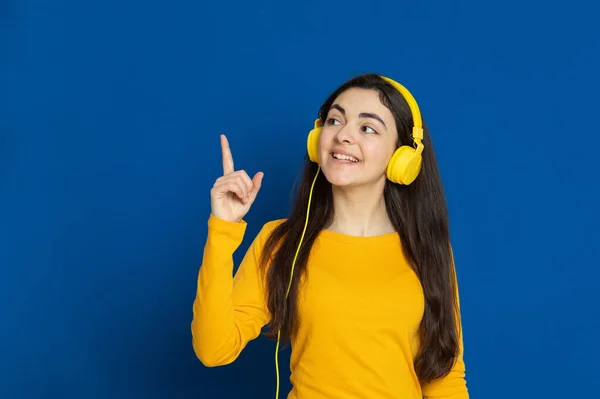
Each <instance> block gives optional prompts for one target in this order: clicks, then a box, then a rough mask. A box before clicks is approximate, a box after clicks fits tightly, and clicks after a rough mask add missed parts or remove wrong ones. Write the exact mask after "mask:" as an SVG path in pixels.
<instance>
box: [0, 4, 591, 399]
mask: <svg viewBox="0 0 600 399" xmlns="http://www.w3.org/2000/svg"><path fill="white" fill-rule="evenodd" d="M589 3H590V4H591V2H589ZM595 15H598V10H597V9H594V7H593V6H586V5H584V3H583V2H579V1H571V2H568V4H563V3H556V4H549V3H547V2H541V1H539V2H527V3H521V2H517V1H515V0H509V1H503V2H494V3H492V2H481V1H475V0H463V1H438V2H434V1H418V2H399V1H387V2H386V1H379V0H373V1H372V2H370V3H368V2H366V1H362V2H361V1H338V0H330V1H314V0H305V1H302V2H282V1H273V0H269V1H262V2H242V1H238V2H237V3H229V2H211V3H206V2H198V1H179V2H167V1H164V0H163V1H114V0H106V1H103V2H85V1H84V2H82V1H65V0H56V1H52V2H32V1H16V0H3V1H2V2H0V38H1V41H0V57H1V63H0V98H1V104H0V105H1V107H0V201H1V202H0V266H1V267H0V306H1V308H0V320H1V328H0V359H1V360H0V398H6V399H8V398H24V399H25V398H78V399H79V398H91V399H96V398H111V399H118V398H128V399H131V398H145V399H153V398H161V399H162V398H169V399H171V398H172V399H176V398H229V397H231V398H233V397H243V398H268V397H273V396H274V392H275V373H274V371H275V370H274V361H273V351H274V348H275V345H274V343H273V342H270V341H267V340H265V339H263V338H260V339H258V340H256V341H253V342H251V343H250V345H249V346H248V347H247V349H246V350H245V351H244V352H243V354H242V355H241V357H240V358H239V359H238V361H236V362H235V363H234V364H232V365H230V366H227V367H222V368H214V369H209V368H205V367H204V366H202V364H201V363H200V362H199V361H198V360H197V359H196V358H195V355H194V353H193V350H192V345H191V334H190V321H191V317H192V311H191V309H192V308H191V306H192V301H193V299H194V294H195V289H196V286H195V284H196V275H197V272H198V267H199V265H200V261H201V257H202V250H203V246H204V240H205V236H206V221H207V218H208V214H209V211H210V208H209V190H210V188H211V186H212V184H213V182H214V179H216V178H217V177H218V176H219V173H221V162H220V156H221V155H220V147H219V134H221V133H225V134H226V135H228V137H229V139H230V142H231V146H232V150H233V154H234V159H235V162H236V167H239V168H244V169H246V170H247V171H248V172H249V173H252V174H253V173H255V172H257V171H259V170H261V171H264V172H265V177H264V183H263V188H262V190H261V192H260V193H259V198H258V200H257V202H256V203H255V205H254V206H253V208H252V210H251V212H250V214H249V215H248V217H247V220H248V223H249V226H248V230H247V236H246V240H245V242H244V244H243V245H242V247H241V248H240V251H239V252H237V253H236V261H239V260H240V259H241V256H242V254H243V252H244V251H245V250H246V249H247V245H248V244H249V241H250V240H251V238H252V237H253V236H254V234H256V233H257V232H258V230H259V229H260V227H261V226H262V224H263V223H264V222H266V221H268V220H271V219H275V218H279V217H284V216H285V215H286V212H287V210H288V208H289V194H290V189H291V187H292V183H293V181H294V178H295V176H296V173H297V172H298V169H299V168H300V164H301V161H302V159H303V157H304V155H305V151H306V147H305V143H306V134H307V132H308V130H309V129H310V128H311V126H312V122H313V120H314V118H315V116H316V113H317V109H318V107H319V105H320V104H321V102H322V101H323V100H324V99H325V97H326V96H327V95H328V94H329V93H330V92H331V91H332V90H333V89H335V87H336V86H337V85H339V84H341V83H342V82H343V81H345V80H346V79H348V78H350V77H352V76H354V75H356V74H359V73H363V72H378V73H381V74H385V75H388V76H390V77H392V78H395V79H396V80H398V81H400V82H401V83H403V84H404V85H405V86H407V87H408V88H409V90H411V91H412V92H413V94H414V95H415V96H416V98H417V100H418V101H419V103H420V106H421V108H422V110H423V113H424V116H425V118H426V120H427V122H428V124H429V126H430V129H431V133H432V135H433V137H434V140H435V145H436V151H437V156H438V158H439V163H440V168H441V171H442V176H443V179H444V183H445V188H446V193H447V196H448V202H449V206H450V212H451V228H452V237H453V245H454V250H455V255H456V261H457V267H458V273H459V283H460V289H461V304H462V311H463V324H464V334H465V347H466V349H465V360H466V363H467V382H468V386H469V389H470V392H471V396H472V397H473V398H486V399H496V398H565V397H579V396H581V397H596V395H598V391H599V390H600V382H599V381H600V379H599V378H598V373H599V371H600V370H599V366H598V363H597V359H598V358H600V350H599V345H598V343H597V338H598V337H599V336H600V314H599V311H598V305H599V302H600V300H599V295H598V278H599V277H600V272H599V271H598V266H600V262H599V260H598V247H599V245H598V241H599V238H600V235H599V232H598V223H599V222H600V217H599V211H598V204H599V203H600V195H599V194H598V176H597V175H598V172H599V171H600V167H599V165H598V155H597V154H598V152H597V148H598V144H600V140H599V130H598V117H597V115H598V114H597V112H598V94H597V93H598V89H600V85H599V81H598V72H597V71H598V70H599V69H600V62H599V61H598V42H597V40H598V37H599V36H600V32H599V30H598V28H596V27H595V24H596V22H597V21H596V17H595ZM288 351H289V349H288V350H287V351H286V352H285V353H284V354H283V355H282V357H281V358H280V359H281V360H280V361H281V364H283V367H282V369H283V373H282V380H283V385H282V392H286V391H287V389H289V383H288V381H287V377H288V375H287V374H286V373H287V367H286V366H287V361H288V359H289V352H288Z"/></svg>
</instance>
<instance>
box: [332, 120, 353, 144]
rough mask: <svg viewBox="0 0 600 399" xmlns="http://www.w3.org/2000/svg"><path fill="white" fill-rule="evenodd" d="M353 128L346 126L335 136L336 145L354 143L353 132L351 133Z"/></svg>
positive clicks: (349, 125)
mask: <svg viewBox="0 0 600 399" xmlns="http://www.w3.org/2000/svg"><path fill="white" fill-rule="evenodd" d="M352 129H353V126H351V124H349V123H348V124H346V125H345V126H343V127H342V128H341V129H340V130H338V131H337V133H336V134H335V140H336V141H337V142H338V143H343V144H352V143H354V132H353V131H352Z"/></svg>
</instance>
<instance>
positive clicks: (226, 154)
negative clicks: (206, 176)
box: [221, 134, 234, 175]
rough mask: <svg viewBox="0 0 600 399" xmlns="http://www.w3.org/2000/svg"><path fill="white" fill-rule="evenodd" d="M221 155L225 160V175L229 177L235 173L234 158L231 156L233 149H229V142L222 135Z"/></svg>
mask: <svg viewBox="0 0 600 399" xmlns="http://www.w3.org/2000/svg"><path fill="white" fill-rule="evenodd" d="M221 153H222V159H223V174H224V175H227V174H229V173H233V171H234V169H233V156H232V155H231V148H229V141H227V137H225V135H224V134H222V135H221Z"/></svg>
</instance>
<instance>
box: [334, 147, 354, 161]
mask: <svg viewBox="0 0 600 399" xmlns="http://www.w3.org/2000/svg"><path fill="white" fill-rule="evenodd" d="M331 154H342V155H347V156H349V157H353V158H356V159H358V162H361V159H360V158H359V157H357V156H356V155H354V154H352V153H351V152H348V151H346V150H343V149H341V148H334V149H332V150H331V151H329V155H331ZM334 159H335V158H334Z"/></svg>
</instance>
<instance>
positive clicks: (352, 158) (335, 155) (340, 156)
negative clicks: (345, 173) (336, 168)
mask: <svg viewBox="0 0 600 399" xmlns="http://www.w3.org/2000/svg"><path fill="white" fill-rule="evenodd" d="M333 157H334V158H335V159H340V160H343V161H350V162H358V159H356V158H354V157H350V156H348V155H343V154H337V153H334V154H333Z"/></svg>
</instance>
